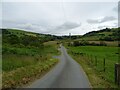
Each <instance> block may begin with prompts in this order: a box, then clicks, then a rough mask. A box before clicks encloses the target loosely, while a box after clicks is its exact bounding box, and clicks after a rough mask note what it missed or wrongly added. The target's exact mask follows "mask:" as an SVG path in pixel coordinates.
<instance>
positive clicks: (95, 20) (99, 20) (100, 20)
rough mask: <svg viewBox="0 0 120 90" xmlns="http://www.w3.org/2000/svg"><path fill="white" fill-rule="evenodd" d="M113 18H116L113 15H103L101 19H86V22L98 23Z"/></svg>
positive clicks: (112, 19)
mask: <svg viewBox="0 0 120 90" xmlns="http://www.w3.org/2000/svg"><path fill="white" fill-rule="evenodd" d="M114 20H116V18H115V17H113V16H106V17H103V18H101V19H88V20H87V22H88V23H90V24H98V23H104V22H108V21H114Z"/></svg>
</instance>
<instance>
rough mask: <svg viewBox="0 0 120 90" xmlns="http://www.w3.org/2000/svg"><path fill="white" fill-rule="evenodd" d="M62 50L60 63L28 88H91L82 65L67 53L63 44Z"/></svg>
mask: <svg viewBox="0 0 120 90" xmlns="http://www.w3.org/2000/svg"><path fill="white" fill-rule="evenodd" d="M60 50H61V56H59V57H58V58H59V60H60V61H59V63H58V64H57V65H56V66H55V67H54V68H53V69H52V70H50V71H49V72H48V73H47V74H46V75H45V76H43V77H42V78H41V79H38V80H36V81H35V82H33V83H32V84H31V85H29V86H28V87H27V88H90V83H89V80H88V78H87V76H86V74H85V73H84V71H83V69H82V67H81V66H80V65H79V64H78V63H77V62H76V61H75V60H73V59H72V58H71V57H70V56H69V55H68V54H67V51H66V49H65V47H63V46H62V45H61V48H60Z"/></svg>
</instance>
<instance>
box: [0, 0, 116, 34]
mask: <svg viewBox="0 0 120 90" xmlns="http://www.w3.org/2000/svg"><path fill="white" fill-rule="evenodd" d="M4 1H5V2H2V16H1V14H0V20H2V26H0V27H3V28H19V29H24V30H27V31H33V32H38V33H46V34H54V35H68V34H69V33H72V35H78V34H80V35H83V34H85V33H86V32H89V31H93V30H100V29H103V28H106V27H110V28H112V27H113V28H114V27H118V3H117V0H116V2H74V1H75V0H73V2H64V0H61V1H63V2H7V0H4ZM71 1H72V0H71ZM113 1H115V0H113ZM0 5H1V4H0ZM1 17H2V18H1Z"/></svg>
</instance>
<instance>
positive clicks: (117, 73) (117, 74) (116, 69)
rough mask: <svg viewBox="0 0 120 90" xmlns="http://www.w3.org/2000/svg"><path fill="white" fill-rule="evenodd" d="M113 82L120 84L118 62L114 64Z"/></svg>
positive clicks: (119, 66) (119, 65)
mask: <svg viewBox="0 0 120 90" xmlns="http://www.w3.org/2000/svg"><path fill="white" fill-rule="evenodd" d="M115 83H116V84H117V85H118V86H120V64H118V63H116V64H115Z"/></svg>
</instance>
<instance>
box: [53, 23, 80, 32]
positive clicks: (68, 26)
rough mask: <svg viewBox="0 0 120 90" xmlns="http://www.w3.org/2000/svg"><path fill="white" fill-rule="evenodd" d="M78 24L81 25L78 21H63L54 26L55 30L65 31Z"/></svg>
mask: <svg viewBox="0 0 120 90" xmlns="http://www.w3.org/2000/svg"><path fill="white" fill-rule="evenodd" d="M80 26H81V24H80V23H75V22H65V23H63V24H62V25H60V26H57V27H55V30H59V31H63V30H64V31H66V30H70V29H74V28H77V27H80Z"/></svg>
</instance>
